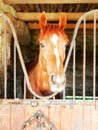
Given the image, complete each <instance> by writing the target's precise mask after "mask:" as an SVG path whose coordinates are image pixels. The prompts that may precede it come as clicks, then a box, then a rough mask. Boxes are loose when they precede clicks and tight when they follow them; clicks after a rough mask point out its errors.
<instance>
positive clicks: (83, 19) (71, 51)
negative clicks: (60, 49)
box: [64, 9, 98, 101]
mask: <svg viewBox="0 0 98 130" xmlns="http://www.w3.org/2000/svg"><path fill="white" fill-rule="evenodd" d="M89 16H92V18H93V19H92V20H91V19H90V20H89ZM97 16H98V9H96V10H92V11H89V12H87V13H85V14H84V15H83V16H81V17H80V19H79V20H78V22H77V23H76V26H75V29H74V33H73V37H72V41H71V45H70V49H69V53H68V55H67V59H66V62H65V66H64V70H65V72H66V73H67V69H68V65H69V62H70V58H71V56H72V55H73V86H72V89H73V95H72V98H73V100H75V98H76V96H77V95H76V93H75V92H76V91H75V89H76V68H77V64H76V59H77V56H78V57H79V55H77V54H76V49H77V45H79V44H82V48H83V50H82V55H83V57H82V58H83V59H82V60H83V61H82V63H83V65H82V77H81V78H82V87H83V88H82V89H83V93H82V95H81V96H82V99H83V100H85V99H86V83H87V81H86V75H87V69H88V68H87V44H90V42H92V64H93V65H92V73H93V75H92V73H91V75H92V82H93V85H92V88H93V89H92V91H93V94H92V95H90V96H92V99H93V100H94V101H95V99H97V96H98V95H97V96H96V87H97V84H96V76H97V71H96V70H97V69H98V68H97V67H98V63H97V62H96V56H97V55H96V53H97V38H98V37H97V28H96V25H97V19H98V17H97ZM89 22H90V23H92V25H93V27H92V31H93V33H91V35H90V39H91V41H90V42H89V43H88V39H87V38H88V34H87V28H86V25H87V23H89ZM81 24H82V25H83V34H82V35H83V37H82V38H83V39H81V40H80V41H82V42H81V43H78V42H79V40H78V42H77V37H78V36H79V35H78V32H79V26H80V25H81ZM81 32H82V30H81ZM80 54H81V52H80ZM89 71H90V70H89ZM77 80H78V79H77ZM78 87H79V86H78Z"/></svg>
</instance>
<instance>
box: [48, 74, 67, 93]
mask: <svg viewBox="0 0 98 130" xmlns="http://www.w3.org/2000/svg"><path fill="white" fill-rule="evenodd" d="M49 83H50V90H51V91H52V92H61V91H63V89H64V87H65V85H66V77H65V75H61V74H54V73H52V74H51V75H50V78H49Z"/></svg>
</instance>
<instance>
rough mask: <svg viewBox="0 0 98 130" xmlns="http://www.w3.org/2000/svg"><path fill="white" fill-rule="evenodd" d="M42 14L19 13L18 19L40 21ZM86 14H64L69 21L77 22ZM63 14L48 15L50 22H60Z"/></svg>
mask: <svg viewBox="0 0 98 130" xmlns="http://www.w3.org/2000/svg"><path fill="white" fill-rule="evenodd" d="M41 14H42V13H20V12H19V13H17V18H18V19H20V20H23V21H39V18H40V16H41ZM83 14H84V13H64V15H65V16H66V18H67V20H69V21H70V20H71V21H77V20H78V19H79V18H80V17H81V16H82V15H83ZM60 15H61V13H46V16H47V20H48V21H58V20H59V17H60Z"/></svg>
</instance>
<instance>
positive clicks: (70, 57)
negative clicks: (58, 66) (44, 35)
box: [0, 10, 98, 130]
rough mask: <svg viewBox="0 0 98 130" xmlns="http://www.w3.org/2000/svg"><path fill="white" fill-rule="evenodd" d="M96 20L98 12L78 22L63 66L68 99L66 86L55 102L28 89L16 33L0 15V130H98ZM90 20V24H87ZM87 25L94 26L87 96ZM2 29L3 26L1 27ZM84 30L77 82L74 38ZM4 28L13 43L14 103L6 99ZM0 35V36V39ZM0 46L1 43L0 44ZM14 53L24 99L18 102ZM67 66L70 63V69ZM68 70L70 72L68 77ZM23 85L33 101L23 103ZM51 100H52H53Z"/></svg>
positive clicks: (87, 14) (29, 87) (92, 12)
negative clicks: (0, 94) (0, 87)
mask: <svg viewBox="0 0 98 130" xmlns="http://www.w3.org/2000/svg"><path fill="white" fill-rule="evenodd" d="M97 19H98V10H92V11H90V12H87V13H85V14H84V15H83V16H82V17H80V19H79V20H78V22H77V24H76V27H75V30H74V34H73V37H72V42H71V45H70V49H69V52H68V54H67V59H66V62H65V65H64V69H65V73H66V75H67V79H68V80H69V77H70V79H71V86H70V88H71V91H72V93H71V94H69V95H68V93H66V91H68V88H69V86H68V83H67V84H66V86H67V87H65V90H64V91H63V92H62V94H61V97H62V99H55V95H56V93H54V94H53V95H51V96H48V97H40V96H39V95H37V94H35V93H34V92H33V90H32V89H31V86H30V82H29V79H28V75H27V71H26V68H25V64H24V60H23V57H22V54H21V50H20V46H19V43H18V40H17V36H16V32H15V29H14V26H13V24H12V23H11V21H10V19H9V18H8V17H6V16H5V15H3V14H0V21H2V20H3V21H4V22H3V23H4V24H3V25H4V26H3V27H1V26H0V42H1V41H4V52H3V54H2V56H3V57H2V61H3V68H4V98H2V99H0V130H98V119H97V118H98V101H97V98H98V97H97V96H98V94H97V93H96V92H97V86H98V84H97V74H98V68H97V67H98V61H97V60H98V59H97V58H96V57H97V55H98V54H97V53H98V44H97V40H98V39H97ZM88 20H89V21H88ZM89 22H90V24H91V26H92V25H93V29H92V30H93V31H92V34H91V38H90V41H91V42H92V46H91V48H92V58H91V60H92V62H91V63H92V65H91V67H92V68H90V70H89V71H90V72H91V71H92V72H91V73H90V74H91V75H92V77H91V79H90V81H91V82H92V83H91V82H90V84H91V88H88V89H91V91H92V93H91V95H89V94H86V86H87V74H88V73H89V71H88V69H89V64H88V63H87V48H86V47H87V45H88V39H87V38H88V35H87V28H86V26H87V24H88V23H89ZM1 25H2V24H1ZM81 25H82V26H83V34H82V38H81V41H82V42H81V45H82V46H83V47H82V51H81V52H79V53H80V55H82V60H81V59H79V60H80V62H81V61H82V62H81V63H82V65H80V64H79V66H82V69H81V75H82V77H81V76H80V81H81V83H79V84H78V83H77V81H78V80H79V79H78V78H77V74H78V72H77V67H78V66H77V56H79V54H77V51H76V50H77V48H78V46H77V45H78V44H79V45H80V43H77V37H78V32H79V27H80V26H81ZM6 26H9V27H10V29H11V32H12V35H13V39H14V65H13V70H14V85H13V86H14V87H13V90H14V91H13V92H14V99H8V98H7V44H6V36H7V31H6ZM2 35H3V36H2ZM0 44H1V43H0ZM17 53H18V56H19V59H20V63H21V66H22V69H23V74H24V92H23V93H24V96H23V99H19V98H17V94H16V93H17V87H16V84H17V80H16V78H17V73H16V72H17V58H16V56H17ZM70 62H72V63H73V65H72V66H71V67H72V68H69V65H70ZM69 69H70V70H71V72H70V73H69ZM26 83H27V85H28V89H29V90H30V91H31V93H32V94H33V95H34V99H26ZM77 86H78V87H79V88H81V90H82V93H80V94H77V92H76V89H77ZM52 98H53V99H52Z"/></svg>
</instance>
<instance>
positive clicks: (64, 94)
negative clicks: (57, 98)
mask: <svg viewBox="0 0 98 130" xmlns="http://www.w3.org/2000/svg"><path fill="white" fill-rule="evenodd" d="M65 92H66V86H65V88H64V90H63V100H65V96H66V93H65Z"/></svg>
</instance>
